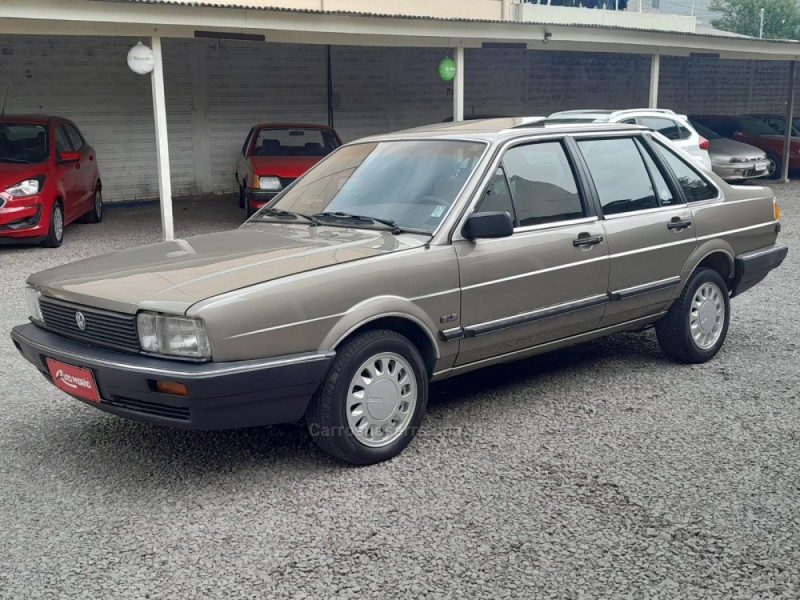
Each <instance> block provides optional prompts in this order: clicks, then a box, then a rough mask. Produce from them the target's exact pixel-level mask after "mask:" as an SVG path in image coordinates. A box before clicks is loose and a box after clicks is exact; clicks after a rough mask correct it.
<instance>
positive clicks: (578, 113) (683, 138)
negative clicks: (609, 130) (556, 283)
mask: <svg viewBox="0 0 800 600" xmlns="http://www.w3.org/2000/svg"><path fill="white" fill-rule="evenodd" d="M547 122H548V123H631V124H636V125H642V126H644V127H649V128H650V129H654V130H655V131H657V132H659V133H660V134H661V135H663V136H664V137H666V138H667V139H668V140H670V141H671V142H672V143H673V144H675V145H676V146H678V147H679V148H682V149H683V150H684V151H685V152H687V153H688V154H690V155H691V156H692V157H693V158H695V159H696V160H697V161H698V162H700V164H702V165H703V166H704V167H706V168H707V169H709V170H710V169H711V159H710V158H709V157H708V140H707V139H706V138H704V137H703V136H702V135H700V134H699V133H697V131H695V129H694V127H692V126H691V124H690V123H689V120H688V119H687V118H686V116H685V115H679V114H676V113H675V112H673V111H671V110H669V109H666V108H630V109H627V110H564V111H561V112H557V113H553V114H552V115H550V116H549V117H547Z"/></svg>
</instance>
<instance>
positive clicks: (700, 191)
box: [654, 144, 717, 202]
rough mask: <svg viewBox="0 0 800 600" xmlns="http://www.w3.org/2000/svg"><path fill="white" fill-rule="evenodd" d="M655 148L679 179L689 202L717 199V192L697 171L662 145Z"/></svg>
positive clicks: (656, 145)
mask: <svg viewBox="0 0 800 600" xmlns="http://www.w3.org/2000/svg"><path fill="white" fill-rule="evenodd" d="M654 146H655V148H656V152H658V155H659V156H660V157H661V159H662V160H663V161H664V162H665V163H667V164H668V165H669V168H670V169H672V172H673V173H674V174H675V177H677V179H678V181H679V182H680V184H681V187H682V188H683V193H684V195H685V196H686V200H687V201H688V202H699V201H700V200H711V199H712V198H716V197H717V190H716V189H715V188H714V187H713V186H712V185H711V184H709V183H708V182H707V181H706V180H705V179H703V177H702V176H701V175H700V174H699V173H698V172H697V171H695V170H694V169H693V168H692V167H690V166H689V165H687V164H686V163H685V162H683V161H682V160H681V159H680V158H678V157H677V156H675V154H673V153H672V152H671V151H670V150H668V149H667V148H665V147H664V146H662V145H661V144H654Z"/></svg>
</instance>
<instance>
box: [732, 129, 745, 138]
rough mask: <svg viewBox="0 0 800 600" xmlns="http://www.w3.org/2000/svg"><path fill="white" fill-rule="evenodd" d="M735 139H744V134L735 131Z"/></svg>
mask: <svg viewBox="0 0 800 600" xmlns="http://www.w3.org/2000/svg"><path fill="white" fill-rule="evenodd" d="M733 137H738V138H743V137H744V134H743V133H742V132H741V131H734V132H733Z"/></svg>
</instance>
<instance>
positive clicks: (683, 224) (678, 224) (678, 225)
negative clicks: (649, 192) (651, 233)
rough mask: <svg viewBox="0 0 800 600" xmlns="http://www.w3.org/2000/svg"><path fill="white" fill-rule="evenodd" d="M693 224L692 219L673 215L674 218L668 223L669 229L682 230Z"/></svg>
mask: <svg viewBox="0 0 800 600" xmlns="http://www.w3.org/2000/svg"><path fill="white" fill-rule="evenodd" d="M691 226H692V220H691V219H681V218H680V217H673V218H672V220H671V221H670V222H669V223H667V229H672V230H676V231H680V230H681V229H689V228H690V227H691Z"/></svg>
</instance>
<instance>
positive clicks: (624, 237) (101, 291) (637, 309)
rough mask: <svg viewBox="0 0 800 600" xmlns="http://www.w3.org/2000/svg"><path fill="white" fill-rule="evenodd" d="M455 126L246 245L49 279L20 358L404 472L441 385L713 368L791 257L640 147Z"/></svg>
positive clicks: (749, 193) (645, 141)
mask: <svg viewBox="0 0 800 600" xmlns="http://www.w3.org/2000/svg"><path fill="white" fill-rule="evenodd" d="M517 124H518V122H515V121H513V120H510V119H493V120H487V121H480V122H479V121H472V122H469V123H467V124H459V123H456V124H440V125H437V126H432V127H428V128H421V129H416V130H410V131H404V132H399V133H395V134H391V135H383V136H377V137H373V138H368V139H364V140H360V141H358V142H354V143H351V144H348V145H345V146H343V147H342V148H340V149H339V150H337V151H335V152H334V153H332V154H331V155H330V156H329V157H327V158H326V159H324V160H323V161H322V162H320V163H319V164H318V165H317V166H315V167H313V168H312V169H311V170H310V171H308V173H307V174H305V175H304V176H303V177H302V178H300V179H298V180H297V181H296V182H295V183H294V184H293V185H292V186H290V187H289V188H287V189H286V190H284V191H283V192H282V193H281V194H280V195H279V196H278V197H276V198H275V199H274V200H273V201H271V202H270V203H269V204H268V205H266V206H265V207H264V208H263V209H261V210H260V211H259V212H258V213H256V214H255V215H254V216H253V217H252V218H251V219H250V220H249V221H247V222H246V223H245V224H244V225H242V226H241V227H240V228H239V229H237V230H235V231H227V232H222V233H216V234H211V235H203V236H198V237H194V238H189V239H187V240H182V241H180V242H163V243H159V244H155V245H150V246H145V247H141V248H135V249H131V250H126V251H122V252H118V253H116V254H112V255H106V256H98V257H96V258H91V259H88V260H83V261H80V262H76V263H73V264H69V265H66V266H62V267H58V268H55V269H50V270H47V271H43V272H41V273H37V274H35V275H33V276H31V277H30V279H29V280H28V288H27V290H26V293H27V298H28V304H29V308H30V315H31V322H30V323H28V324H25V325H20V326H18V327H15V328H14V330H13V332H12V337H13V339H14V343H15V344H16V346H17V348H18V349H19V350H20V352H22V353H23V354H24V356H25V357H26V358H27V359H28V360H29V361H30V362H31V363H32V364H33V365H34V366H35V367H36V368H37V369H38V370H39V371H40V372H41V373H43V374H44V376H45V377H46V378H48V379H49V380H51V381H52V382H53V383H54V384H55V385H56V386H58V387H59V388H60V389H62V390H63V391H65V392H67V393H68V394H70V395H72V396H74V397H75V398H77V399H79V400H82V401H84V402H86V403H88V404H90V405H92V406H94V407H96V408H98V409H100V410H103V411H106V412H109V413H113V414H116V415H119V416H122V417H126V418H130V419H137V420H141V421H148V422H151V423H157V424H161V425H168V426H173V427H182V428H191V429H222V428H238V427H250V426H257V425H265V424H271V423H283V422H293V421H298V420H301V419H304V420H305V422H306V423H307V425H308V430H309V432H310V434H311V435H312V436H313V438H314V439H315V440H316V442H317V443H318V444H319V446H320V447H321V448H322V449H323V450H325V451H326V452H328V453H330V454H331V455H333V456H335V457H338V458H340V459H342V460H345V461H349V462H351V463H355V464H369V463H376V462H379V461H382V460H386V459H388V458H391V457H393V456H395V455H397V454H398V453H400V452H401V451H402V450H403V448H405V447H406V445H408V443H409V442H410V441H411V440H412V438H413V437H414V434H415V432H416V431H417V429H418V428H419V427H420V424H421V423H422V419H423V416H424V414H425V408H426V403H427V400H428V386H429V384H430V382H432V381H437V380H440V379H444V378H446V377H450V376H452V375H457V374H459V373H464V372H466V371H471V370H473V369H477V368H479V367H483V366H486V365H491V364H494V363H499V362H504V361H512V360H516V359H521V358H525V357H529V356H532V355H535V354H539V353H542V352H546V351H548V350H551V349H554V348H560V347H564V346H568V345H571V344H577V343H580V342H584V341H586V340H590V339H592V338H596V337H599V336H604V335H608V334H612V333H615V332H619V331H639V330H642V329H645V328H646V327H649V326H651V325H654V326H655V329H656V333H657V335H658V340H659V342H660V344H661V347H662V348H663V350H664V352H666V353H667V354H668V355H670V356H672V357H674V358H675V359H676V360H679V361H682V362H689V363H699V362H704V361H707V360H709V359H711V358H712V357H713V356H714V355H715V354H716V353H717V351H719V349H720V347H721V346H722V344H723V342H724V340H725V336H726V334H727V332H728V324H729V322H730V310H731V309H730V304H729V300H730V299H731V298H733V297H735V296H736V295H738V294H740V293H742V292H744V291H745V290H747V289H748V288H750V287H751V286H753V285H755V284H756V283H758V282H759V281H760V280H762V279H763V278H764V277H765V276H766V275H767V273H768V272H769V271H770V270H771V269H774V268H775V267H777V266H778V265H779V264H780V263H781V261H782V260H783V259H784V257H785V256H786V253H787V248H786V247H785V246H780V245H777V244H776V238H777V236H778V232H779V231H780V224H779V211H778V205H777V203H776V201H775V198H774V196H773V193H772V192H771V191H770V190H769V189H768V188H764V187H748V188H744V187H737V188H733V187H730V186H728V185H727V184H725V183H724V182H723V181H722V180H720V179H719V178H718V177H716V176H715V175H714V174H712V173H711V172H709V171H706V170H705V169H704V168H703V167H701V166H700V165H698V164H697V163H696V162H695V161H693V160H692V159H691V158H690V157H689V156H688V155H686V154H684V153H683V151H681V150H679V149H677V148H675V147H674V146H672V145H670V143H669V142H668V141H667V140H665V139H664V138H662V137H660V136H659V135H658V134H657V133H655V132H652V131H649V130H646V129H644V128H641V127H638V126H632V125H609V124H603V125H593V124H580V125H559V126H548V125H544V124H526V125H524V126H523V127H515V125H517Z"/></svg>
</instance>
